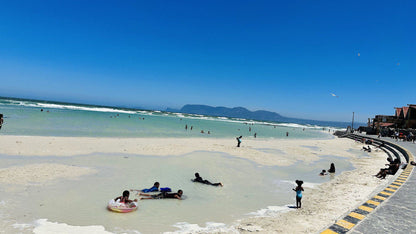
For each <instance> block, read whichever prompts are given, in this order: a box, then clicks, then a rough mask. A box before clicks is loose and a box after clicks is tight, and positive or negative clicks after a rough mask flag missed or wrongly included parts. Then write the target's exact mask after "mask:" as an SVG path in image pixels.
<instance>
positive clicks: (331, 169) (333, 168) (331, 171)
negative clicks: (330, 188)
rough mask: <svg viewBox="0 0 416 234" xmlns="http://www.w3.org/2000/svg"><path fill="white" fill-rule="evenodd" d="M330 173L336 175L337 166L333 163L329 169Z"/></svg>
mask: <svg viewBox="0 0 416 234" xmlns="http://www.w3.org/2000/svg"><path fill="white" fill-rule="evenodd" d="M328 172H329V173H335V164H334V163H331V166H330V167H329V170H328Z"/></svg>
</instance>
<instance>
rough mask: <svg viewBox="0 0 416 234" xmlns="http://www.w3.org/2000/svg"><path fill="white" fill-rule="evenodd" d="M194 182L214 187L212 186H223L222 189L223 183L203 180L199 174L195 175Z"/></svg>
mask: <svg viewBox="0 0 416 234" xmlns="http://www.w3.org/2000/svg"><path fill="white" fill-rule="evenodd" d="M192 182H198V183H202V184H208V185H212V186H221V187H222V183H221V182H219V183H211V182H209V181H208V180H204V179H202V177H201V176H199V173H198V172H197V173H195V179H193V180H192Z"/></svg>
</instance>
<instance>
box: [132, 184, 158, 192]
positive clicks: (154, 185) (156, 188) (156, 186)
mask: <svg viewBox="0 0 416 234" xmlns="http://www.w3.org/2000/svg"><path fill="white" fill-rule="evenodd" d="M159 185H160V184H159V182H155V183H154V184H153V187H151V188H149V189H142V190H136V189H130V191H139V192H143V193H151V192H158V191H159Z"/></svg>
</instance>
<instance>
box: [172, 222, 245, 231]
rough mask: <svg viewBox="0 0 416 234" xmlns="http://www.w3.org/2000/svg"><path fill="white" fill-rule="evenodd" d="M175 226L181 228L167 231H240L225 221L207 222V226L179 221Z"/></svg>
mask: <svg viewBox="0 0 416 234" xmlns="http://www.w3.org/2000/svg"><path fill="white" fill-rule="evenodd" d="M173 226H174V227H177V228H179V230H177V231H174V232H165V233H219V232H223V233H238V231H237V230H235V229H234V228H233V227H228V226H227V225H226V224H224V223H214V222H207V223H206V226H205V227H201V226H199V225H198V224H191V223H187V222H179V223H176V224H174V225H173Z"/></svg>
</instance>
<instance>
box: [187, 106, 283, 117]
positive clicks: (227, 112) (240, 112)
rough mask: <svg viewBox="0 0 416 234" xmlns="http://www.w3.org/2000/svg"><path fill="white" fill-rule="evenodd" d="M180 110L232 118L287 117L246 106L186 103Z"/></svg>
mask: <svg viewBox="0 0 416 234" xmlns="http://www.w3.org/2000/svg"><path fill="white" fill-rule="evenodd" d="M179 112H181V113H188V114H199V115H210V116H222V117H230V118H242V119H254V120H262V121H282V120H284V119H285V117H283V116H281V115H279V114H278V113H275V112H271V111H264V110H259V111H249V110H247V109H246V108H244V107H234V108H227V107H212V106H206V105H185V106H183V107H182V108H181V109H180V110H179Z"/></svg>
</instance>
